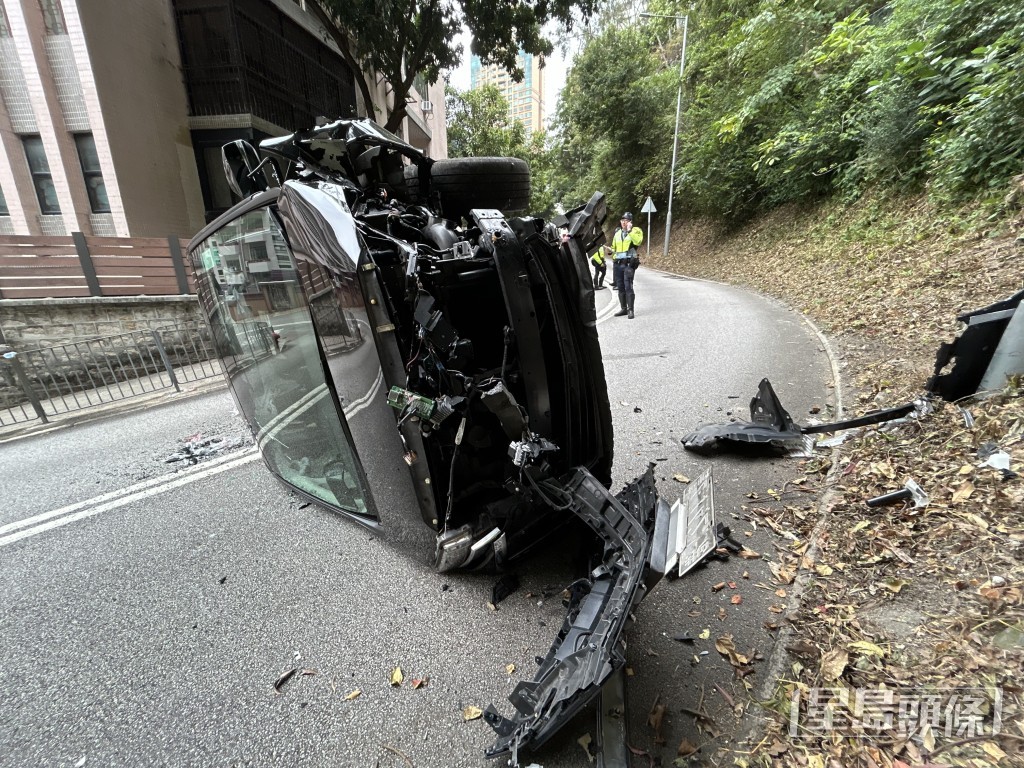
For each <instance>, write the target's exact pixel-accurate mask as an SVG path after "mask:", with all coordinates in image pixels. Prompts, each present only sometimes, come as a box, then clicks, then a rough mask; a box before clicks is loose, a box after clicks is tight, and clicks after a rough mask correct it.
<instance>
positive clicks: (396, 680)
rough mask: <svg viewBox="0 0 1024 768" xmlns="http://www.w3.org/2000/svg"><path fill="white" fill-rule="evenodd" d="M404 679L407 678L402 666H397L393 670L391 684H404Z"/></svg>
mask: <svg viewBox="0 0 1024 768" xmlns="http://www.w3.org/2000/svg"><path fill="white" fill-rule="evenodd" d="M403 680H405V675H403V674H402V668H401V667H395V668H394V669H393V670H391V678H390V682H391V685H393V686H396V687H397V686H399V685H401V684H402V681H403Z"/></svg>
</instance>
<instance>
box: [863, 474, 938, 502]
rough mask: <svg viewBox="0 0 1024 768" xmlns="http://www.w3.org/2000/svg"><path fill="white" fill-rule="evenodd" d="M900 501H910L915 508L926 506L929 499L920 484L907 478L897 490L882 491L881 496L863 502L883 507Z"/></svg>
mask: <svg viewBox="0 0 1024 768" xmlns="http://www.w3.org/2000/svg"><path fill="white" fill-rule="evenodd" d="M901 501H912V502H913V503H914V508H915V509H920V508H921V507H927V506H928V502H929V501H930V499H929V498H928V494H927V493H925V492H924V490H923V489H922V488H921V486H920V485H918V484H917V483H916V482H914V481H913V480H907V483H906V485H905V486H904V487H903V488H901V489H900V490H898V491H893V492H892V493H884V494H882V495H881V496H875V497H874V498H871V499H868V500H867V501H866V502H865V503H866V504H867V505H868V506H869V507H872V508H874V507H884V506H888V505H890V504H898V503H899V502H901Z"/></svg>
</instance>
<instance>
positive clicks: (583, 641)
mask: <svg viewBox="0 0 1024 768" xmlns="http://www.w3.org/2000/svg"><path fill="white" fill-rule="evenodd" d="M562 483H563V485H564V487H565V490H566V492H567V493H568V494H569V495H570V496H571V497H572V499H573V504H572V508H571V509H572V512H573V513H574V514H576V515H577V516H579V517H580V518H581V519H583V520H584V521H585V522H586V523H587V525H589V526H590V527H591V528H592V529H593V530H594V531H595V532H596V533H597V534H598V536H600V537H601V539H602V540H603V541H604V557H603V560H602V562H601V564H600V565H599V566H598V567H597V568H595V569H594V570H593V571H592V572H591V573H590V574H589V576H587V577H586V578H583V579H580V580H578V581H576V582H575V583H574V584H572V585H571V587H570V589H569V591H570V598H569V607H568V611H567V613H566V617H565V621H564V622H563V624H562V627H561V629H560V630H559V632H558V635H557V636H556V638H555V640H554V642H553V643H552V645H551V649H550V650H549V651H548V653H547V656H545V657H544V659H543V660H542V661H541V662H540V666H539V668H538V670H537V674H536V675H535V676H534V678H533V680H531V681H523V682H521V683H519V685H518V686H516V689H515V690H514V691H513V692H512V695H511V696H509V701H511V702H512V705H513V707H515V710H516V714H515V715H514V716H513V717H510V718H509V717H504V716H503V715H501V714H500V713H499V712H498V711H497V709H495V707H494V706H493V705H492V706H489V707H488V708H487V710H486V711H485V713H484V718H485V719H486V721H487V722H488V723H489V724H490V726H491V727H492V728H493V729H494V730H495V731H496V732H497V734H498V738H497V740H496V741H495V743H494V745H493V746H492V747H490V748H489V749H488V750H487V756H488V757H497V756H498V755H502V754H510V755H511V763H510V764H511V765H518V759H519V757H518V755H519V752H520V750H533V749H536V748H537V747H539V746H541V745H542V744H543V743H544V742H545V741H546V740H547V739H548V738H550V737H551V735H553V734H554V733H555V732H556V731H557V730H558V729H559V728H561V727H562V726H563V725H565V723H567V722H568V721H569V720H570V719H571V718H572V717H573V715H575V714H576V713H577V712H579V711H580V710H581V709H583V708H584V707H585V706H586V705H587V704H588V703H589V702H590V700H591V699H592V698H593V697H594V696H596V695H597V694H598V693H600V691H601V687H602V686H603V685H604V684H605V683H606V682H608V681H609V679H611V677H612V675H613V673H614V672H615V671H616V670H619V669H621V668H622V667H624V666H625V663H626V659H625V654H624V649H625V644H624V642H623V640H622V634H623V630H624V629H625V626H626V622H627V620H628V619H629V615H630V611H631V609H632V608H633V606H634V605H635V604H636V603H638V602H639V601H640V600H641V599H643V596H644V595H645V594H646V593H647V591H649V590H650V588H651V587H653V586H654V584H656V583H657V582H658V581H659V580H660V579H661V578H662V577H663V576H664V575H665V574H666V573H668V571H669V570H670V569H673V568H680V570H682V567H683V564H684V563H688V565H686V570H688V569H689V568H690V567H692V565H694V564H696V562H699V560H701V559H703V558H704V556H706V555H707V554H708V552H710V551H711V550H712V549H713V548H714V541H715V538H714V512H713V509H714V507H713V500H712V499H711V496H710V473H708V474H707V475H705V476H703V477H702V478H701V480H699V481H698V483H697V484H696V485H695V486H694V490H692V491H691V493H689V494H688V495H689V496H691V497H692V499H691V500H690V502H689V503H688V502H687V501H685V500H683V501H677V502H676V503H675V504H674V505H672V506H671V507H669V505H667V504H666V503H665V502H664V501H662V500H660V499H659V498H658V495H657V492H656V490H655V486H654V472H653V466H652V467H651V468H650V469H648V470H647V472H646V473H644V475H643V476H641V477H640V478H638V479H637V480H635V481H633V482H632V483H630V484H629V485H627V486H626V487H625V489H623V491H622V492H621V493H619V494H618V495H617V496H612V495H611V493H609V492H608V490H607V489H605V487H604V486H603V485H602V484H601V483H600V482H598V481H597V480H596V479H595V478H594V477H593V476H592V475H591V474H590V473H589V472H587V470H585V469H583V468H577V469H576V470H575V471H574V472H572V473H570V474H569V475H567V476H566V477H565V478H563V479H562ZM698 487H699V488H700V491H699V492H698V491H697V490H696V489H697V488H698ZM708 503H710V504H711V508H710V510H708V509H706V505H707V504H708ZM694 505H696V506H698V507H701V508H700V509H699V510H697V509H696V507H695V506H694ZM701 505H703V506H701ZM691 507H692V508H693V509H692V510H691ZM688 510H691V511H689V512H688ZM704 521H709V524H710V528H709V529H708V530H707V531H703V526H704ZM687 542H693V546H691V547H690V548H689V549H687V548H686V544H687ZM708 542H710V546H708ZM655 546H656V547H657V549H656V550H654V549H653V548H654V547H655ZM698 552H699V553H700V554H699V557H698V556H697V554H696V553H698ZM681 556H682V557H681ZM694 558H696V559H694ZM691 561H692V562H691Z"/></svg>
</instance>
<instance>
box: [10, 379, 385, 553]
mask: <svg viewBox="0 0 1024 768" xmlns="http://www.w3.org/2000/svg"><path fill="white" fill-rule="evenodd" d="M383 381H384V372H383V371H382V370H380V369H378V371H377V378H376V379H374V382H373V385H372V386H371V387H370V389H369V390H368V391H367V392H366V394H365V395H363V396H362V397H360V398H359V399H358V400H356V401H354V402H352V403H349V405H348V407H347V408H345V416H346V418H352V417H353V416H355V415H356V414H357V413H359V412H360V411H362V410H364V409H366V408H368V407H369V406H370V405H371V404H372V402H373V399H374V398H375V397H376V396H377V394H378V392H379V391H380V387H381V384H382V383H383ZM328 391H329V390H328V389H327V385H325V384H322V385H320V386H319V387H317V388H315V389H313V390H312V391H310V392H308V393H307V394H306V395H305V396H304V397H302V398H301V399H299V400H298V401H296V402H295V403H293V404H292V405H291V406H290V407H289V408H287V409H286V410H284V411H282V412H281V413H280V414H278V416H277V417H276V418H275V419H273V421H271V422H270V424H268V425H267V427H264V428H263V430H261V431H260V438H259V439H260V441H261V444H262V443H263V442H265V441H266V440H270V439H273V437H274V436H275V435H276V434H277V433H278V432H279V431H280V430H282V429H284V427H286V426H287V425H288V424H289V423H291V422H292V421H294V420H295V419H297V418H298V417H299V416H301V415H302V414H303V413H304V412H305V411H307V410H308V409H310V408H312V407H313V405H315V404H316V403H317V402H318V401H319V400H321V399H322V398H323V397H324V395H326V394H327V393H328ZM268 427H269V431H268ZM258 458H260V453H259V452H258V451H257V450H256V449H255V448H250V449H247V450H246V451H245V452H244V453H242V454H241V455H238V454H237V453H236V454H231V455H230V456H221V457H219V458H216V459H213V460H211V461H207V462H203V463H202V464H201V465H196V466H195V467H191V468H189V469H186V470H182V471H181V472H178V473H176V474H174V475H169V476H163V477H154V478H150V479H149V480H143V481H142V482H140V483H136V484H135V485H130V486H128V487H126V488H119V489H117V490H116V491H109V492H108V493H103V494H100V495H99V496H94V497H93V498H91V499H86V500H85V501H79V502H76V503H74V504H68V505H67V506H64V507H59V508H58V509H51V510H50V511H48V512H41V513H40V514H38V515H33V516H32V517H27V518H25V519H24V520H16V521H14V522H13V523H7V524H6V525H2V526H0V547H3V546H6V545H8V544H13V543H14V542H16V541H21V540H22V539H26V538H28V537H30V536H35V535H37V534H40V533H44V532H46V531H50V530H53V529H54V528H60V527H62V526H65V525H68V524H69V523H74V522H76V521H78V520H84V519H86V518H88V517H92V516H94V515H98V514H100V513H101V512H107V511H109V510H112V509H117V508H119V507H123V506H125V505H127V504H131V503H132V502H134V501H141V500H142V499H147V498H150V497H151V496H156V495H158V494H161V493H163V492H164V491H169V490H172V489H174V488H180V487H182V486H183V485H188V484H189V483H194V482H196V481H197V480H202V479H204V478H207V477H210V476H211V475H216V474H219V473H221V472H226V471H227V470H229V469H234V468H235V467H241V466H244V465H245V464H249V463H251V462H253V461H255V460H256V459H258Z"/></svg>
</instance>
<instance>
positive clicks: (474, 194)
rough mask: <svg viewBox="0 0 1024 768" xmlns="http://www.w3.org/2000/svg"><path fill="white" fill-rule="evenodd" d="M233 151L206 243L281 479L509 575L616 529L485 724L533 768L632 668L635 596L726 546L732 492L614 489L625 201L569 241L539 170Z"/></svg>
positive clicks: (365, 131) (243, 397) (215, 323)
mask: <svg viewBox="0 0 1024 768" xmlns="http://www.w3.org/2000/svg"><path fill="white" fill-rule="evenodd" d="M224 165H225V172H226V174H227V176H228V181H229V184H230V185H231V186H232V187H233V189H234V190H235V191H236V193H237V194H239V195H240V196H241V197H243V198H244V199H243V201H242V202H241V203H239V204H238V205H236V206H235V207H234V208H233V209H231V210H230V211H228V212H227V213H226V214H224V215H223V216H222V217H220V218H219V219H217V220H216V221H214V222H213V223H212V224H210V225H209V226H207V227H206V228H205V229H204V230H203V231H201V232H200V233H199V234H197V235H196V237H195V238H194V239H193V241H192V242H191V243H190V246H189V253H190V258H191V261H192V264H193V267H194V269H195V273H196V276H197V285H198V293H199V297H200V303H201V305H202V307H203V310H204V312H205V314H206V317H207V319H208V320H209V324H210V328H211V331H212V333H213V337H214V340H215V345H216V348H217V352H218V354H219V356H220V358H221V361H222V363H223V367H224V370H225V374H226V376H227V378H228V381H229V383H230V386H231V391H232V393H233V395H234V397H235V399H236V402H237V403H238V407H239V410H240V411H241V413H242V414H243V415H244V417H245V419H246V420H247V422H248V424H249V426H250V428H251V429H252V431H253V434H254V437H255V439H256V442H257V444H258V446H259V449H260V451H261V453H262V456H263V458H264V460H265V462H266V464H267V466H268V467H269V468H270V470H271V471H272V472H273V473H274V474H276V475H277V476H278V477H279V478H280V479H281V480H282V481H284V482H285V483H286V484H287V485H288V486H290V487H291V488H292V489H294V490H295V491H296V492H297V493H299V494H302V495H303V496H305V497H307V498H308V499H310V500H311V501H314V502H316V503H317V504H319V505H321V506H324V507H326V508H328V509H330V510H333V511H335V512H337V513H339V514H341V515H344V516H346V517H348V518H350V519H351V520H353V521H355V522H356V523H359V524H361V525H363V526H366V527H368V528H371V529H375V530H380V531H382V532H385V533H386V535H388V536H391V537H394V538H396V539H399V540H406V541H415V540H420V541H422V540H424V539H429V541H430V543H431V547H430V549H431V551H432V554H433V559H434V565H435V567H436V568H437V569H438V570H440V571H448V570H452V569H457V568H472V569H482V568H493V569H496V570H500V569H502V568H505V567H507V566H508V565H509V564H510V563H512V562H513V561H515V560H516V558H518V557H521V556H522V555H523V554H524V553H525V552H527V551H528V550H529V549H530V548H531V546H533V545H534V544H536V543H537V542H538V541H540V540H541V539H542V538H543V537H544V536H546V535H548V534H550V533H551V532H553V531H555V530H557V529H559V528H560V527H562V526H565V525H567V524H576V525H581V524H583V525H585V526H587V527H588V528H589V530H590V531H592V533H593V536H592V541H593V547H592V549H593V552H592V554H593V557H592V558H591V564H590V568H589V572H588V573H587V574H586V575H585V576H584V577H583V578H581V579H580V580H578V581H577V582H576V583H575V584H573V586H572V589H571V590H570V594H571V598H570V601H569V606H568V614H567V616H566V620H565V622H564V624H563V626H562V628H561V630H560V631H559V634H558V636H557V637H556V638H555V640H554V642H553V644H552V646H551V649H550V652H549V653H548V654H547V657H546V658H544V659H543V660H541V662H540V665H539V668H538V671H537V674H536V675H535V677H534V679H533V680H532V681H524V682H522V683H520V684H519V686H518V687H517V688H516V689H515V691H514V692H513V694H512V696H511V697H510V698H511V701H512V702H513V704H514V706H515V709H516V714H515V716H514V717H509V718H506V717H504V716H502V715H501V714H500V713H499V712H498V711H497V710H495V709H494V708H490V709H489V710H488V711H487V712H486V714H485V717H486V719H487V721H488V722H489V723H490V724H491V726H492V727H493V728H494V729H495V731H496V732H497V734H498V738H497V741H496V743H495V745H494V746H493V747H492V748H491V749H490V750H488V754H489V755H490V756H496V755H500V754H509V755H510V758H511V761H512V763H513V764H515V763H516V762H517V754H518V752H519V750H521V749H531V748H535V747H537V746H539V745H540V744H541V743H542V742H543V741H544V740H545V739H546V738H547V737H548V736H550V735H551V734H552V733H553V732H554V731H555V730H557V728H558V727H560V726H561V725H562V724H564V723H565V722H566V721H567V720H568V719H569V718H570V717H571V716H572V715H573V714H574V713H575V712H577V711H579V710H580V709H581V708H582V707H583V706H584V705H585V704H586V703H587V702H588V701H589V700H590V699H591V698H592V697H593V696H594V695H596V694H597V693H598V692H600V690H601V687H602V685H604V683H605V682H607V681H608V680H609V679H610V678H611V676H612V675H613V673H615V672H616V670H619V669H621V667H622V666H623V665H624V662H625V659H624V654H623V647H624V646H623V641H622V632H623V629H624V627H625V624H626V621H627V618H628V616H629V612H630V609H631V607H632V606H633V605H634V604H635V603H636V602H637V601H639V600H640V599H641V598H642V596H643V595H644V594H645V592H646V591H647V590H649V589H650V587H651V586H653V584H654V583H656V581H657V580H658V579H659V578H660V577H661V576H663V575H664V574H665V573H667V572H668V571H669V569H671V568H673V567H678V568H679V570H680V571H682V570H685V569H687V568H689V567H690V566H691V565H692V564H693V563H694V562H696V560H699V559H700V558H702V557H703V556H704V555H706V554H707V552H708V550H709V548H711V547H712V546H713V537H712V538H711V539H709V538H708V531H709V526H713V522H712V520H711V518H710V512H709V507H710V505H711V500H710V482H705V483H703V484H696V485H701V487H702V488H703V491H702V492H700V493H697V492H694V493H693V494H692V495H693V499H692V503H691V504H690V505H689V506H688V505H687V504H686V503H677V504H676V505H673V506H672V507H671V508H670V507H669V505H668V504H666V503H665V502H664V501H662V500H660V499H659V498H658V496H657V493H656V490H655V486H654V476H653V472H652V471H650V470H648V472H647V473H646V474H645V475H643V476H642V477H640V478H638V479H637V480H635V481H634V482H632V483H629V484H628V485H627V486H626V487H625V488H624V489H623V490H622V491H621V492H619V493H618V494H617V495H613V494H612V493H611V492H610V491H609V490H608V489H609V486H610V484H611V466H612V452H613V439H612V421H611V412H610V408H609V403H608V396H607V392H606V386H605V377H604V367H603V363H602V357H601V349H600V346H599V343H598V336H597V328H596V315H595V307H594V291H593V284H592V282H591V279H590V274H589V267H588V261H587V254H588V253H591V252H592V251H593V250H594V249H595V248H596V247H597V246H598V245H600V244H601V243H602V242H603V238H604V235H603V232H602V224H603V222H604V220H605V217H606V206H605V202H604V197H603V195H601V194H600V193H598V194H595V195H594V197H593V198H592V199H591V200H590V202H589V203H588V204H587V205H586V206H583V207H581V208H578V209H576V210H573V211H570V212H569V213H568V214H567V215H566V221H565V222H564V223H563V225H564V226H565V227H566V228H567V229H568V232H569V234H570V238H569V239H568V242H566V243H563V242H562V241H561V238H560V237H559V232H558V229H557V228H556V227H555V226H554V225H553V224H552V223H549V222H545V221H543V220H542V219H540V218H537V217H531V216H522V217H517V218H508V217H507V216H506V214H508V213H512V212H517V211H522V210H523V209H524V208H525V207H526V206H527V204H528V200H529V172H528V169H527V167H526V164H525V163H523V162H522V161H519V160H515V159H512V158H469V159H456V160H441V161H432V160H431V159H429V158H427V157H426V156H424V155H423V154H422V153H420V152H419V151H418V150H416V149H415V148H413V147H412V146H410V145H408V144H406V143H405V142H403V141H402V140H401V139H399V138H398V137H396V136H393V135H391V134H390V133H387V132H386V131H384V130H382V129H381V128H379V127H378V126H376V125H375V124H374V123H372V122H370V121H367V120H339V121H336V122H334V123H330V124H328V125H324V126H321V127H318V128H314V129H312V130H309V131H305V132H300V133H295V134H292V135H290V136H286V137H282V138H277V139H270V140H267V141H264V142H262V144H261V145H260V152H257V151H256V150H255V149H253V148H252V147H251V146H249V145H247V144H245V143H244V142H236V143H235V144H233V145H228V146H226V147H225V153H224ZM282 169H286V170H287V171H288V173H287V174H285V173H282ZM286 175H287V177H288V180H284V179H285V176H286ZM698 528H700V530H699V531H698V530H697V529H698ZM695 542H700V543H699V544H697V545H695Z"/></svg>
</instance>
